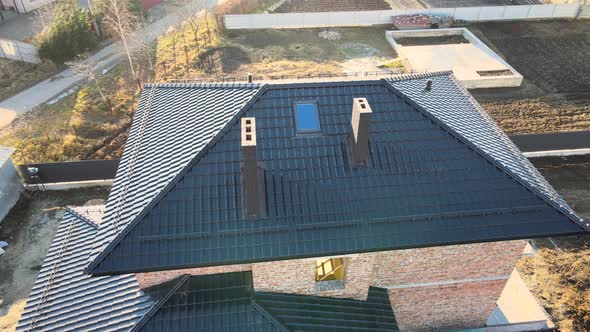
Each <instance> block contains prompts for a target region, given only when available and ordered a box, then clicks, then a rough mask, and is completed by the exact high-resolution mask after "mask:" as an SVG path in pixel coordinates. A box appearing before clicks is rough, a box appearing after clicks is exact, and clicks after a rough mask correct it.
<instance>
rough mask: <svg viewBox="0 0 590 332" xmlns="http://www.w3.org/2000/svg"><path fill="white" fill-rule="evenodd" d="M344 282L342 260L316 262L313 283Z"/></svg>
mask: <svg viewBox="0 0 590 332" xmlns="http://www.w3.org/2000/svg"><path fill="white" fill-rule="evenodd" d="M328 280H344V259H343V258H328V259H321V260H318V261H317V262H316V273H315V281H328Z"/></svg>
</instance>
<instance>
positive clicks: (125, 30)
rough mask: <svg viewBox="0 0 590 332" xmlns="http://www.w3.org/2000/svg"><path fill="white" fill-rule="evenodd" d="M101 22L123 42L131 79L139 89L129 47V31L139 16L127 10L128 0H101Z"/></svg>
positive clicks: (134, 25) (135, 25)
mask: <svg viewBox="0 0 590 332" xmlns="http://www.w3.org/2000/svg"><path fill="white" fill-rule="evenodd" d="M101 5H102V12H103V15H104V16H103V22H104V23H105V24H106V26H107V27H108V28H109V29H111V30H112V32H113V33H115V34H116V35H117V36H118V37H119V38H120V39H121V42H122V43H123V49H124V50H125V53H126V55H127V60H128V61H129V68H130V69H131V74H132V75H133V79H134V80H135V81H136V82H137V84H138V85H139V88H140V89H141V82H140V81H139V77H138V76H137V72H136V71H135V67H134V61H133V57H132V54H131V49H130V47H129V39H130V35H131V33H132V32H133V31H134V30H135V28H137V27H138V26H139V23H140V22H141V17H139V16H138V15H136V14H135V13H133V12H131V11H130V10H129V2H128V1H125V0H102V2H101Z"/></svg>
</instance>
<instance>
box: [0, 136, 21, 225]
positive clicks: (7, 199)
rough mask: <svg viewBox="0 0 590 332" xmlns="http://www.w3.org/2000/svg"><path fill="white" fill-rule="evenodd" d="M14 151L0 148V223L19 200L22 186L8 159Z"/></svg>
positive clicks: (10, 160)
mask: <svg viewBox="0 0 590 332" xmlns="http://www.w3.org/2000/svg"><path fill="white" fill-rule="evenodd" d="M13 151H14V150H12V149H7V148H3V147H0V222H2V220H3V219H4V217H6V215H7V214H8V212H10V209H12V207H13V206H14V205H15V204H16V202H17V201H18V199H19V198H20V193H21V189H22V184H21V182H20V177H19V175H18V173H17V171H16V168H15V167H14V164H13V163H12V159H10V155H12V152H13Z"/></svg>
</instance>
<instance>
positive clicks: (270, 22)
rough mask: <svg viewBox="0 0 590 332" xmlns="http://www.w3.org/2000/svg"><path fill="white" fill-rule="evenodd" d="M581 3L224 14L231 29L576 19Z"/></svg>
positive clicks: (226, 23)
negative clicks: (412, 19) (430, 19)
mask: <svg viewBox="0 0 590 332" xmlns="http://www.w3.org/2000/svg"><path fill="white" fill-rule="evenodd" d="M579 9H580V5H579V4H568V5H524V6H489V7H460V8H424V9H410V10H377V11H358V12H325V13H284V14H283V13H280V14H249V15H224V22H225V27H226V28H227V29H268V28H312V27H338V26H368V25H379V24H391V22H392V18H391V17H392V16H396V15H407V14H446V15H450V16H453V17H454V18H456V19H461V20H466V21H472V22H479V21H503V20H535V19H553V18H575V17H576V16H577V15H578V11H579Z"/></svg>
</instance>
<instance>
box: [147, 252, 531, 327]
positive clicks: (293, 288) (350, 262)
mask: <svg viewBox="0 0 590 332" xmlns="http://www.w3.org/2000/svg"><path fill="white" fill-rule="evenodd" d="M524 246H525V242H524V241H506V242H492V243H476V244H466V245H454V246H444V247H432V248H418V249H408V250H396V251H385V252H377V253H365V254H355V255H348V256H346V258H345V268H346V270H345V271H346V272H345V287H344V289H341V290H327V291H326V290H322V291H320V290H318V289H316V283H315V267H316V261H317V259H316V258H313V259H295V260H287V261H276V262H268V263H254V264H244V265H228V266H222V267H209V268H195V269H185V270H174V271H162V272H153V273H138V274H136V276H137V278H138V281H139V283H140V285H141V286H142V287H145V286H149V285H154V284H157V283H161V282H164V281H167V280H170V279H172V278H174V277H176V276H178V275H180V274H184V273H189V274H193V275H200V274H213V273H224V272H236V271H247V270H251V271H252V275H253V282H254V288H255V289H256V290H258V291H272V292H283V293H295V294H306V295H318V296H331V297H343V298H355V299H359V300H364V299H366V297H367V292H368V287H369V286H379V287H385V288H388V289H389V294H390V300H391V303H392V306H393V309H394V312H395V315H396V318H397V321H398V324H399V325H400V328H401V329H402V330H406V331H426V330H432V329H433V328H434V327H436V328H437V329H438V328H458V327H462V328H468V327H481V326H483V325H484V324H485V321H486V320H487V318H488V316H489V315H490V313H491V311H492V310H493V308H494V306H495V303H496V301H497V299H498V297H499V296H500V293H501V292H502V290H503V288H504V285H505V283H506V280H507V278H508V277H509V276H510V273H511V272H512V269H513V268H514V266H515V264H516V260H517V259H518V258H519V257H520V255H521V253H522V250H523V249H524Z"/></svg>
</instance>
